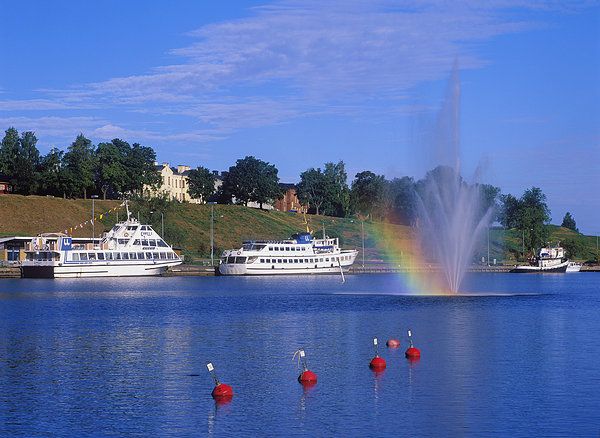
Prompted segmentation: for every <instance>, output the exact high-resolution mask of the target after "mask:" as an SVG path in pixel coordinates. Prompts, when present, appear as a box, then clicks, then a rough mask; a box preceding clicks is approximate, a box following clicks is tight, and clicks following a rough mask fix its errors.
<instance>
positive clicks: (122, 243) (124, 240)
mask: <svg viewBox="0 0 600 438" xmlns="http://www.w3.org/2000/svg"><path fill="white" fill-rule="evenodd" d="M118 242H119V245H127V242H129V239H118Z"/></svg>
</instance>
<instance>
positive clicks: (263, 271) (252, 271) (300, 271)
mask: <svg viewBox="0 0 600 438" xmlns="http://www.w3.org/2000/svg"><path fill="white" fill-rule="evenodd" d="M342 269H343V271H344V272H347V271H348V269H349V267H344V266H342ZM339 273H340V267H339V266H336V267H333V268H332V267H327V268H326V267H323V268H314V267H312V268H309V267H306V268H293V269H290V268H248V267H246V266H245V265H237V266H230V265H226V264H224V265H220V266H219V274H220V275H305V274H339Z"/></svg>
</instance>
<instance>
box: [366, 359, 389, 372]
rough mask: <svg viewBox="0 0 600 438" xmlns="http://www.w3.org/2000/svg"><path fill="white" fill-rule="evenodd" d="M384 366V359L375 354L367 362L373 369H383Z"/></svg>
mask: <svg viewBox="0 0 600 438" xmlns="http://www.w3.org/2000/svg"><path fill="white" fill-rule="evenodd" d="M386 366H387V365H386V363H385V359H384V358H383V357H379V356H375V357H374V358H373V359H371V363H370V364H369V368H371V369H372V370H374V371H382V370H385V367H386Z"/></svg>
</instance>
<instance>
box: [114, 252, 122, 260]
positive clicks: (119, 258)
mask: <svg viewBox="0 0 600 438" xmlns="http://www.w3.org/2000/svg"><path fill="white" fill-rule="evenodd" d="M115 260H121V253H120V252H116V253H115Z"/></svg>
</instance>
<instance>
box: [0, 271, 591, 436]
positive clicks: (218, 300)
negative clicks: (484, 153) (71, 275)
mask: <svg viewBox="0 0 600 438" xmlns="http://www.w3.org/2000/svg"><path fill="white" fill-rule="evenodd" d="M346 280H347V281H346V283H345V284H341V282H340V278H339V277H337V276H319V277H286V278H222V277H221V278H218V277H209V278H193V277H187V278H186V277H179V278H152V279H101V280H0V398H1V403H0V436H15V435H18V436H191V435H194V436H206V435H208V436H210V435H216V436H225V435H228V436H248V435H255V436H256V435H260V436H294V435H310V436H315V435H316V436H332V435H335V436H365V435H370V436H385V435H395V436H398V435H408V436H465V435H466V436H473V435H476V436H503V437H506V436H598V434H599V431H600V275H599V274H590V273H579V274H572V275H511V274H480V275H473V276H472V277H470V278H468V280H467V284H466V285H465V289H466V290H468V291H471V292H477V293H485V294H492V293H493V294H495V295H488V296H471V297H439V296H437V297H436V296H409V295H406V294H405V293H406V292H407V291H406V290H405V287H404V286H403V282H402V279H401V278H400V277H398V276H392V275H390V276H387V275H373V276H347V278H346ZM499 294H509V295H499ZM408 327H410V328H412V330H413V334H414V338H415V343H416V346H417V347H419V348H420V349H421V353H422V359H421V360H420V361H419V362H418V363H414V364H410V363H409V362H408V361H407V360H406V359H405V358H404V355H403V352H404V349H405V348H406V336H405V333H406V329H407V328H408ZM373 336H378V337H379V338H380V339H381V340H383V341H385V339H388V338H390V337H399V338H400V339H401V340H402V347H401V348H400V349H399V350H395V351H394V350H387V349H386V348H385V347H383V348H382V351H381V353H382V356H383V357H384V358H385V359H386V360H387V362H388V368H387V370H386V371H385V372H384V373H383V374H380V375H375V374H374V373H373V372H371V371H370V370H369V368H368V363H369V361H370V359H371V357H372V356H373V349H372V343H371V339H372V337H373ZM299 346H304V347H305V348H306V352H307V357H308V362H309V366H310V368H311V369H313V370H314V371H315V372H316V373H317V374H318V376H319V383H318V384H317V386H315V387H314V388H312V389H309V390H304V389H303V388H302V386H300V385H299V384H298V382H297V381H296V377H297V375H298V372H297V369H296V364H295V363H294V362H293V361H292V355H293V352H294V351H295V350H296V348H298V347H299ZM207 361H212V362H213V363H214V364H215V366H216V369H217V372H218V375H219V377H220V379H221V380H222V381H224V382H226V383H229V384H231V385H232V386H233V387H234V390H235V397H234V399H233V401H232V402H231V403H230V404H227V405H222V406H218V405H216V404H215V402H214V401H213V400H212V398H211V396H210V392H211V390H212V386H213V385H212V381H211V378H210V376H209V375H208V373H207V371H206V368H205V364H206V362H207Z"/></svg>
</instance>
